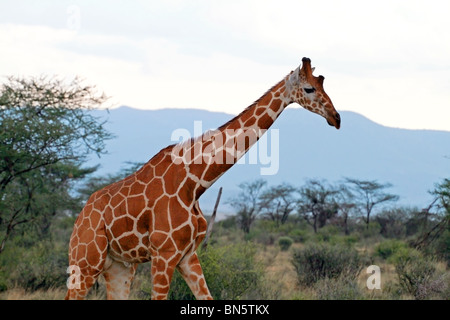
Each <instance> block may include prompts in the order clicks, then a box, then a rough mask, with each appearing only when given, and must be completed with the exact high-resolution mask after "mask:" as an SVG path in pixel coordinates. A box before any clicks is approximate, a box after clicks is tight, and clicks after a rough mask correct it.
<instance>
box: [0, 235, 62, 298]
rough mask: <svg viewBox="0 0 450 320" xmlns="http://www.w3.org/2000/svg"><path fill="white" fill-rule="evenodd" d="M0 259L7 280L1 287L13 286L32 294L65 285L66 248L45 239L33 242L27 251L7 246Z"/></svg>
mask: <svg viewBox="0 0 450 320" xmlns="http://www.w3.org/2000/svg"><path fill="white" fill-rule="evenodd" d="M10 250H11V251H10ZM3 255H5V256H3ZM1 258H5V259H6V260H5V261H8V265H7V266H5V269H4V274H7V275H8V278H7V279H4V280H3V281H0V282H3V285H2V286H3V287H5V286H7V287H8V288H9V287H16V286H17V287H21V288H24V289H27V290H32V291H34V290H38V289H49V288H53V287H63V286H65V284H66V281H67V273H66V268H67V263H68V261H67V248H65V247H62V246H61V247H58V246H57V245H54V244H53V243H51V242H50V241H48V240H43V241H40V242H37V243H35V245H34V246H33V247H30V248H23V247H18V246H14V247H10V248H9V250H7V251H5V252H3V253H2V256H1Z"/></svg>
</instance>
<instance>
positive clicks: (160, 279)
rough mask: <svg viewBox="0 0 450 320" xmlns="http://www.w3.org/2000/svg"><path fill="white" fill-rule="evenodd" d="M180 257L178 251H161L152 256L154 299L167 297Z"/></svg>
mask: <svg viewBox="0 0 450 320" xmlns="http://www.w3.org/2000/svg"><path fill="white" fill-rule="evenodd" d="M180 257H181V255H180V254H179V253H176V252H162V253H161V252H160V253H159V254H158V255H156V256H155V257H152V300H166V299H167V295H168V294H169V288H170V282H171V281H172V276H173V272H174V271H175V266H176V265H177V264H178V262H179V260H180Z"/></svg>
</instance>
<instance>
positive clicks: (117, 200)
mask: <svg viewBox="0 0 450 320" xmlns="http://www.w3.org/2000/svg"><path fill="white" fill-rule="evenodd" d="M124 199H125V197H124V196H123V195H121V194H120V193H117V194H115V195H114V196H113V197H112V198H111V201H110V202H109V203H110V204H111V206H112V207H113V208H116V207H117V206H118V205H119V204H120V203H121V202H122V201H123V200H124Z"/></svg>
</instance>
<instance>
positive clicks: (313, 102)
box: [288, 58, 341, 129]
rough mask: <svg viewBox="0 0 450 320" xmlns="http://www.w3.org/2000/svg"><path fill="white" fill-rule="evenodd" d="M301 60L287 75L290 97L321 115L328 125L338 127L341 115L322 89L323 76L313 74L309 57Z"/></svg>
mask: <svg viewBox="0 0 450 320" xmlns="http://www.w3.org/2000/svg"><path fill="white" fill-rule="evenodd" d="M302 62H303V64H302V66H301V68H300V67H299V68H297V69H296V70H295V71H293V72H292V73H291V74H290V76H289V80H288V81H289V84H290V87H291V90H290V95H291V99H292V100H293V102H297V103H298V104H299V105H301V106H302V107H303V108H305V109H307V110H309V111H311V112H314V113H317V114H319V115H321V116H322V117H324V118H325V119H326V120H327V122H328V124H329V125H330V126H334V127H335V128H336V129H339V128H340V126H341V117H340V115H339V113H338V112H337V111H336V109H334V106H333V103H332V102H331V99H330V97H328V95H327V94H326V92H325V90H324V89H323V80H324V79H325V78H324V77H323V76H318V77H316V76H313V71H314V68H311V60H310V59H309V58H303V59H302Z"/></svg>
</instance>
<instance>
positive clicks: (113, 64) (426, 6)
mask: <svg viewBox="0 0 450 320" xmlns="http://www.w3.org/2000/svg"><path fill="white" fill-rule="evenodd" d="M5 3H6V2H4V3H3V8H6V7H5ZM14 3H15V2H12V3H10V6H14ZM52 3H53V2H45V6H46V9H47V10H43V9H42V8H41V9H39V10H40V11H39V12H41V13H42V14H43V15H44V17H46V18H45V19H47V20H48V21H47V20H45V21H44V20H42V21H40V20H39V18H38V17H36V16H33V12H32V11H28V10H27V9H26V8H22V11H21V10H12V12H9V13H10V14H9V15H8V16H5V17H4V18H5V19H4V20H6V21H9V24H6V23H3V24H0V46H1V48H2V50H0V70H1V73H2V75H10V74H20V75H37V74H42V73H45V74H59V75H63V76H73V75H75V74H77V75H81V76H82V77H84V78H86V80H87V81H88V82H90V83H94V84H97V85H98V87H99V88H101V89H102V90H104V91H105V92H106V94H108V95H110V96H112V97H113V99H112V100H113V101H114V102H115V103H116V104H117V105H122V104H125V105H130V106H134V107H138V108H162V107H197V108H207V109H210V110H215V111H225V112H230V113H238V112H239V111H240V110H242V109H243V108H245V107H246V106H247V105H249V104H250V103H251V102H253V101H254V100H255V99H257V98H259V96H260V95H261V94H262V93H264V91H265V90H267V89H268V88H270V87H271V86H272V85H273V84H275V83H276V82H277V81H279V80H280V79H281V78H282V77H283V76H284V75H286V74H287V73H288V72H289V71H290V70H293V69H295V68H296V67H297V66H298V65H299V64H300V62H301V58H302V57H303V56H309V57H310V58H312V62H313V64H314V65H315V66H316V67H317V68H316V73H317V74H323V75H325V77H326V81H325V88H326V89H327V92H328V93H329V95H330V96H331V98H332V99H333V101H334V103H335V105H336V107H337V108H338V109H340V110H342V109H344V110H352V111H356V112H359V113H362V114H364V115H366V116H368V117H369V118H371V119H373V120H375V121H377V122H379V123H382V124H386V125H390V126H397V127H405V128H434V129H443V130H449V129H450V127H449V125H448V124H447V122H448V121H446V119H450V106H449V102H450V92H449V90H448V88H449V85H450V80H449V79H450V78H449V70H450V42H449V41H445V40H446V39H447V38H448V37H447V35H446V32H447V31H448V30H450V22H449V20H448V19H447V17H446V14H447V13H448V12H449V11H450V10H449V9H450V3H447V2H444V1H433V0H428V1H422V0H417V1H408V2H405V1H400V0H389V1H386V0H380V1H378V2H374V3H371V4H367V3H362V2H360V1H355V0H347V1H339V2H338V1H287V0H277V1H253V0H252V1H236V0H231V1H227V2H223V1H197V2H189V3H188V2H185V1H182V2H179V1H171V2H166V1H164V2H161V1H139V2H136V3H133V5H131V4H129V3H128V2H127V4H126V6H125V4H123V3H120V2H113V3H109V2H108V4H105V3H103V2H100V3H96V4H95V5H94V4H91V3H90V2H86V1H80V2H76V3H77V6H79V8H80V14H81V16H80V18H81V20H80V28H79V29H76V30H69V29H67V19H68V18H69V17H70V12H68V11H67V8H68V7H69V6H70V5H72V2H69V1H67V2H62V3H60V4H59V5H58V6H57V7H56V5H52ZM5 10H6V9H5ZM52 10H56V11H55V12H56V13H57V14H53V15H52V14H51V13H52ZM20 12H23V14H22V15H19V13H20ZM5 14H6V13H4V14H3V15H5ZM14 17H16V18H14ZM23 17H25V18H26V19H25V18H23ZM52 17H53V18H52ZM2 19H3V16H2ZM14 19H16V21H15V20H14ZM52 19H53V20H52ZM27 21H32V23H33V25H27V24H25V23H28V22H27Z"/></svg>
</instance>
